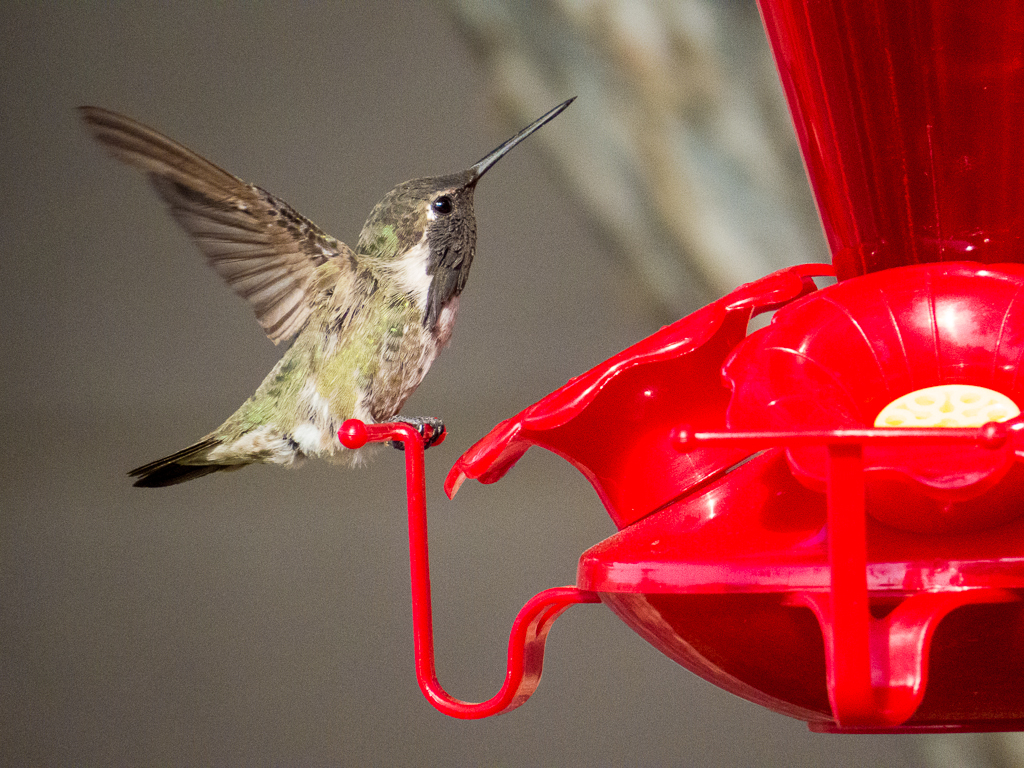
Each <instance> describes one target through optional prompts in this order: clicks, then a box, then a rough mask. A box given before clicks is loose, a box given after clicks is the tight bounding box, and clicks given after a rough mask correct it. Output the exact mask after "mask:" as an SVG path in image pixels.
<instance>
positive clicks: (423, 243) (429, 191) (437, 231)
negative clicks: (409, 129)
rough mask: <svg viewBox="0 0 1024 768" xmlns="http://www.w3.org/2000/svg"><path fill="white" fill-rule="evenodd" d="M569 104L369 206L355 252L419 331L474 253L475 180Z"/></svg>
mask: <svg viewBox="0 0 1024 768" xmlns="http://www.w3.org/2000/svg"><path fill="white" fill-rule="evenodd" d="M572 101H573V99H569V100H568V101H565V102H562V103H561V104H559V105H558V106H557V107H555V108H554V109H552V110H551V111H550V112H548V113H547V114H545V115H543V116H542V117H540V118H538V119H537V120H535V121H534V122H533V123H531V124H530V125H529V126H527V127H526V128H524V129H523V130H521V131H520V132H519V133H517V134H516V135H515V136H513V137H512V138H511V139H509V140H508V141H506V142H504V143H503V144H502V145H501V146H499V147H498V148H497V149H495V150H494V151H493V152H490V153H488V154H487V155H486V156H485V157H484V158H483V159H481V160H480V161H479V162H478V163H476V164H475V165H473V166H472V167H470V168H469V169H467V170H465V171H462V172H461V173H454V174H450V175H448V176H431V177H428V178H424V179H413V180H412V181H407V182H405V183H403V184H399V185H398V186H397V187H395V188H394V189H392V190H391V191H390V192H388V194H387V195H385V196H384V199H383V200H381V201H380V202H379V203H377V205H376V206H374V208H373V211H372V212H371V213H370V218H369V219H367V221H366V223H365V224H364V225H363V230H362V232H361V233H360V235H359V244H358V245H357V246H356V253H357V254H359V255H360V256H363V257H369V259H370V260H371V261H372V262H373V264H374V266H375V267H376V270H377V271H378V272H380V273H382V274H383V275H387V276H388V277H389V278H390V279H391V280H392V281H393V282H394V283H395V285H396V286H397V287H398V289H399V290H401V291H402V292H404V293H406V294H407V295H409V296H410V298H412V299H413V300H414V301H415V302H416V303H417V304H418V305H419V307H420V309H421V310H422V311H423V325H424V327H426V328H428V329H431V330H433V329H434V328H435V326H436V325H437V322H438V320H439V319H440V318H441V312H442V310H443V309H444V308H445V307H446V306H448V304H449V303H450V302H451V301H452V299H454V298H456V297H458V295H459V294H460V293H462V289H463V288H464V287H465V286H466V280H467V279H468V277H469V268H470V266H471V265H472V263H473V256H474V254H475V253H476V215H475V213H474V212H473V192H474V190H475V189H476V184H477V182H478V181H480V179H481V178H482V177H483V175H484V174H485V173H487V171H488V169H490V168H491V166H493V165H494V164H495V163H496V162H498V160H500V159H501V158H502V157H504V156H505V154H506V153H507V152H508V151H509V150H510V149H512V147H514V146H515V145H516V144H518V143H519V142H521V141H522V140H523V139H525V138H526V137H527V136H529V135H530V134H531V133H533V132H534V131H536V130H537V129H538V128H540V127H541V126H542V125H544V124H545V123H547V122H549V121H550V120H552V119H554V118H555V117H556V116H558V115H559V114H560V113H561V112H562V111H563V110H564V109H565V108H566V107H568V106H569V105H570V104H571V103H572Z"/></svg>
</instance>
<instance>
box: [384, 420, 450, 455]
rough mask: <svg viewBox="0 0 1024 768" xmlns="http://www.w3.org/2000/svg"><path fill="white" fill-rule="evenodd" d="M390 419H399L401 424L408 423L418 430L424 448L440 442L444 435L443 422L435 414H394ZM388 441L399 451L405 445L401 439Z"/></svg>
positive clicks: (403, 448)
mask: <svg viewBox="0 0 1024 768" xmlns="http://www.w3.org/2000/svg"><path fill="white" fill-rule="evenodd" d="M390 421H400V422H402V423H403V424H408V425H409V426H411V427H413V428H414V429H415V430H416V431H417V432H419V433H420V437H422V438H423V448H424V450H426V449H427V448H429V447H430V446H432V445H437V444H438V443H440V442H442V441H443V440H444V437H445V428H444V422H443V421H441V420H440V419H439V418H437V417H436V416H395V417H394V418H393V419H390ZM388 442H389V443H391V447H392V448H397V449H398V450H400V451H404V450H405V445H404V443H402V441H401V440H389V441H388Z"/></svg>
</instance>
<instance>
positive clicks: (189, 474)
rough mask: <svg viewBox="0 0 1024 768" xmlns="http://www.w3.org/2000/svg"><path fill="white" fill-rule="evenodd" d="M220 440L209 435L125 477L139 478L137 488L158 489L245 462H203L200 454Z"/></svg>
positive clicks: (240, 465) (231, 467)
mask: <svg viewBox="0 0 1024 768" xmlns="http://www.w3.org/2000/svg"><path fill="white" fill-rule="evenodd" d="M219 442H220V441H219V440H218V439H217V438H215V437H208V438H206V439H205V440H200V441H199V442H198V443H194V444H192V445H190V446H189V447H188V448H183V449H182V450H180V451H177V452H176V453H172V454H171V455H170V456H164V457H163V458H162V459H157V460H156V461H151V462H149V464H143V465H142V466H141V467H136V468H135V469H133V470H132V471H131V472H129V473H128V476H129V477H137V478H139V479H138V480H136V481H135V483H134V485H135V486H136V487H137V488H161V487H164V486H167V485H177V484H178V483H184V482H187V481H188V480H195V479H196V478H200V477H204V476H206V475H209V474H212V473H214V472H220V471H223V470H231V469H239V468H241V467H243V466H245V465H244V464H215V463H209V464H204V463H202V461H203V460H202V454H204V453H206V452H208V451H209V450H210V449H211V448H213V447H214V446H216V445H217V444H218V443H219Z"/></svg>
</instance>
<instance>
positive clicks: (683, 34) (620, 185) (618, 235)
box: [450, 0, 828, 319]
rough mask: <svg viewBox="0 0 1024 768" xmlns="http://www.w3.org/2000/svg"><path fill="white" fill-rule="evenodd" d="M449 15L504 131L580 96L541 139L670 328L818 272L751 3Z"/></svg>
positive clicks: (795, 154) (681, 1) (796, 165)
mask: <svg viewBox="0 0 1024 768" xmlns="http://www.w3.org/2000/svg"><path fill="white" fill-rule="evenodd" d="M450 5H451V6H452V7H453V9H454V12H455V14H456V18H457V19H458V21H459V23H460V25H461V26H462V28H463V29H464V31H465V34H466V35H467V37H468V38H469V40H470V43H471V45H472V47H473V49H474V51H475V52H476V54H477V55H478V56H479V58H480V60H481V62H482V65H483V68H484V70H485V72H486V73H487V76H488V78H489V79H490V83H491V88H492V90H493V92H494V94H495V97H496V99H497V100H498V102H499V104H501V105H502V107H503V108H505V109H506V110H507V111H508V112H509V114H510V117H514V120H513V121H512V122H513V123H515V124H519V123H521V122H523V120H524V119H525V120H529V119H530V117H529V116H530V115H534V114H538V113H539V112H538V110H539V111H540V112H543V111H544V110H545V109H548V108H549V107H550V105H551V104H555V103H557V102H558V101H560V100H561V99H564V98H565V97H566V96H570V95H573V94H576V95H578V96H579V97H580V98H579V99H578V100H577V102H576V103H575V104H574V105H573V113H574V115H575V117H574V121H575V122H574V125H575V126H576V133H575V134H574V135H572V136H568V137H566V138H565V139H563V140H561V141H560V142H558V140H557V138H555V137H552V136H546V137H541V140H542V141H546V142H547V148H548V151H549V152H550V154H551V155H552V156H553V157H554V158H555V160H556V163H557V168H558V172H559V173H560V174H561V175H562V177H563V178H564V180H565V183H566V184H567V185H568V187H569V188H570V189H571V190H572V192H573V193H574V194H575V195H577V196H578V199H579V200H580V202H581V204H582V205H583V206H585V207H586V210H587V212H588V213H589V215H590V217H591V218H592V220H593V221H594V222H595V224H596V226H597V228H598V229H599V231H600V232H601V234H602V235H603V236H604V237H605V238H606V239H607V240H608V241H609V242H610V243H611V244H612V245H613V248H614V250H615V251H617V252H618V253H621V254H622V256H623V257H624V258H626V259H627V260H628V261H629V263H630V265H631V266H632V267H633V269H634V270H635V271H636V272H637V273H638V274H639V275H640V277H641V279H642V281H643V283H644V284H645V286H646V287H647V288H648V290H649V291H650V294H651V296H652V299H653V301H654V303H655V304H656V305H658V306H659V307H660V308H661V309H662V310H663V311H664V312H665V313H666V314H667V315H668V316H669V318H670V319H674V318H675V317H678V316H681V315H683V314H685V313H687V312H690V311H692V310H693V309H695V308H697V307H699V306H701V305H703V304H705V303H707V302H708V301H709V300H711V299H713V298H716V297H718V296H719V295H721V294H723V293H725V292H727V291H729V290H732V289H733V288H735V287H736V286H737V285H739V284H741V283H745V282H748V281H750V280H754V279H756V278H758V277H761V276H762V275H765V274H767V273H769V272H772V271H774V270H776V269H779V268H781V267H784V266H787V265H790V264H797V263H804V262H809V261H823V260H827V259H828V256H827V250H826V247H825V243H824V238H823V236H822V234H821V226H820V224H819V222H818V217H817V212H816V210H815V208H814V203H813V200H812V198H811V194H810V190H809V188H808V184H807V178H806V175H805V173H804V169H803V165H802V161H801V159H800V155H799V151H798V149H797V146H796V139H795V136H794V133H793V127H792V123H791V122H790V118H789V113H788V112H787V111H786V106H785V103H784V99H783V95H782V89H781V86H780V85H779V82H778V75H777V74H776V71H775V67H774V64H773V62H772V58H771V53H770V51H769V49H768V43H767V40H766V39H765V35H764V30H763V27H762V25H761V19H760V16H759V15H758V12H757V8H756V6H755V4H754V2H753V0H729V1H724V0H676V1H675V2H668V1H665V0H662V1H659V0H528V1H527V2H519V1H518V0H450ZM563 135H565V134H563Z"/></svg>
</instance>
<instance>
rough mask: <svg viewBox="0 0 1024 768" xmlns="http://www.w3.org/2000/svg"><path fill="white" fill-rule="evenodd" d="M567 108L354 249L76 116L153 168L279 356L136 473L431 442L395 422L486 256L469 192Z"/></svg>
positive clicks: (434, 190) (177, 477) (273, 204)
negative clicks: (364, 444) (398, 436)
mask: <svg viewBox="0 0 1024 768" xmlns="http://www.w3.org/2000/svg"><path fill="white" fill-rule="evenodd" d="M572 101H573V99H569V100H567V101H564V102H562V103H561V104H559V105H558V106H557V107H555V108H554V109H552V110H550V111H549V112H547V113H546V114H544V115H542V116H541V117H540V118H538V119H537V120H535V121H534V122H533V123H531V124H530V125H528V126H527V127H526V128H524V129H523V130H521V131H519V133H517V134H516V135H515V136H513V137H512V138H510V139H508V140H507V141H505V142H504V143H502V144H501V145H500V146H498V147H497V148H496V149H495V150H494V151H492V152H489V153H488V154H487V155H485V156H484V157H483V158H482V159H481V160H480V161H479V162H477V163H475V164H474V165H472V166H470V167H469V168H468V169H467V170H464V171H461V172H459V173H453V174H449V175H446V176H431V177H427V178H421V179H413V180H412V181H406V182H404V183H402V184H399V185H398V186H397V187H395V188H394V189H392V190H391V191H390V192H388V193H387V194H386V195H385V196H384V198H383V199H382V200H381V201H380V202H379V203H377V205H376V206H374V208H373V210H372V211H371V212H370V216H369V218H368V219H367V220H366V223H365V224H364V225H363V228H362V231H361V232H360V233H359V239H358V241H357V243H356V246H355V248H354V249H353V248H350V247H349V246H347V245H345V244H344V243H343V242H341V241H340V240H337V239H335V238H334V237H331V236H330V235H328V234H326V233H325V232H324V231H322V230H321V229H320V228H319V227H317V226H316V225H315V224H313V222H311V221H310V220H309V219H307V218H306V217H304V216H303V215H302V214H300V213H298V212H297V211H296V210H294V209H293V208H292V207H291V206H289V205H288V204H287V203H285V202H284V201H283V200H281V199H279V198H277V197H274V196H273V195H271V194H270V193H269V192H267V191H266V190H264V189H261V188H260V187H257V186H255V185H253V184H249V183H247V182H245V181H242V180H241V179H239V178H237V177H236V176H233V175H232V174H230V173H228V172H227V171H225V170H223V169H221V168H219V167H218V166H216V165H214V164H213V163H212V162H210V161H209V160H206V159H204V158H203V157H200V156H199V155H198V154H196V153H195V152H193V151H191V150H189V149H187V148H186V147H184V146H182V145H181V144H179V143H178V142H176V141H174V140H172V139H170V138H168V137H167V136H164V135H163V134H161V133H159V132H157V131H155V130H153V129H152V128H149V127H147V126H145V125H143V124H141V123H139V122H136V121H135V120H132V119H131V118H129V117H125V116H124V115H120V114H118V113H116V112H112V111H110V110H107V109H102V108H100V107H89V106H86V107H79V112H80V115H81V118H82V120H83V121H84V123H85V125H86V127H87V128H88V130H89V131H90V132H91V134H92V135H93V137H94V138H95V139H97V140H98V141H99V142H100V143H101V144H102V145H103V146H104V147H105V148H106V149H107V150H109V151H110V153H111V154H113V156H114V157H116V158H118V159H119V160H122V161H124V162H126V163H128V164H129V165H134V166H136V167H138V168H140V169H142V170H143V171H145V172H146V173H147V175H148V176H149V180H150V182H151V183H152V185H153V187H154V188H155V189H156V191H157V194H159V195H160V197H162V198H163V200H164V202H165V203H166V204H167V205H168V206H169V208H170V212H171V215H172V216H173V217H174V219H175V220H176V221H177V222H178V224H180V225H181V226H182V227H183V228H184V229H185V231H186V232H188V233H189V234H190V235H191V236H192V238H193V239H194V240H195V242H196V244H197V245H198V246H199V249H200V251H202V253H203V254H204V255H205V257H206V260H207V261H208V262H209V264H210V266H211V267H213V269H214V270H215V271H216V272H217V273H218V274H219V275H220V276H221V277H222V278H223V279H224V280H225V281H226V282H227V284H228V285H229V286H230V287H231V288H232V289H233V290H234V291H235V292H236V293H237V294H238V295H240V296H242V297H243V298H244V299H246V300H248V302H249V303H250V304H251V305H252V309H253V310H254V312H255V314H256V319H257V320H258V321H259V323H260V325H261V326H262V328H263V331H264V332H265V333H266V335H267V336H268V337H269V338H270V340H271V341H273V342H274V343H275V344H280V343H282V342H289V341H290V342H291V345H290V346H289V347H288V349H287V351H286V352H285V353H284V356H283V357H282V358H281V360H280V361H278V363H277V365H275V366H274V368H273V369H272V370H271V371H270V373H269V374H267V377H266V378H265V379H264V380H263V382H262V383H261V384H260V385H259V387H258V388H257V389H256V392H255V394H253V395H252V397H250V398H249V399H248V400H246V401H245V402H244V403H243V404H242V406H241V407H240V408H239V409H238V410H237V411H235V412H234V413H233V414H232V415H231V416H229V417H228V419H227V420H226V421H225V422H224V423H223V424H221V425H220V426H219V427H217V429H215V430H214V431H212V432H210V433H209V434H208V435H206V436H205V437H203V438H201V439H200V440H198V441H197V442H195V443H193V444H192V445H190V446H188V447H187V448H183V449H182V450H180V451H177V452H176V453H172V454H170V455H169V456H165V457H164V458H162V459H157V460H156V461H152V462H150V463H148V464H144V465H143V466H141V467H138V468H136V469H133V470H131V471H130V472H129V473H128V474H129V476H131V477H135V478H138V479H137V480H136V482H135V485H136V486H141V487H159V486H167V485H175V484H177V483H182V482H185V481H187V480H193V479H195V478H199V477H203V476H205V475H209V474H212V473H214V472H219V471H223V470H234V469H239V468H241V467H244V466H246V465H248V464H254V463H257V462H262V463H271V464H281V465H285V466H293V465H296V464H297V463H299V462H301V461H302V460H303V459H305V458H306V457H308V456H313V457H319V458H325V459H328V460H332V461H336V462H340V463H349V464H355V463H357V462H358V461H359V459H360V456H359V452H360V451H365V450H366V448H362V449H359V450H358V451H353V450H349V449H346V448H344V447H343V446H342V445H341V443H340V441H339V440H338V438H337V432H338V429H339V427H340V426H341V424H342V423H343V422H344V421H346V420H347V419H350V418H357V419H361V420H362V421H364V422H366V423H382V422H387V421H394V420H396V419H398V420H402V421H406V422H409V423H411V424H413V425H414V426H415V427H416V428H417V429H418V430H419V431H420V433H421V434H422V435H423V436H424V440H425V442H426V443H427V444H428V445H429V444H434V443H436V442H438V441H439V439H440V437H441V435H443V433H444V426H443V424H442V422H441V421H440V420H439V419H436V418H430V417H427V418H406V417H400V416H399V415H398V414H399V411H400V410H401V408H402V406H403V405H404V403H405V401H406V400H407V399H408V398H409V396H410V395H411V394H412V393H413V392H414V391H415V390H416V388H417V387H418V386H419V384H420V382H421V381H423V377H424V376H425V375H426V373H427V371H428V370H429V369H430V366H431V364H432V363H433V362H434V359H435V358H436V357H437V355H438V353H439V352H440V351H441V350H442V349H444V347H446V346H447V345H448V342H449V341H450V339H451V336H452V329H453V327H454V323H455V316H456V313H457V312H458V308H459V296H460V295H461V293H462V290H463V289H464V288H465V286H466V279H467V278H468V276H469V268H470V266H471V265H472V263H473V257H474V255H475V251H476V217H475V214H474V212H473V192H474V190H475V189H476V185H477V183H478V182H479V181H480V179H481V178H483V176H484V174H485V173H487V171H488V170H489V169H490V168H491V167H492V166H493V165H494V164H495V163H497V162H498V160H500V159H501V158H502V157H504V156H505V154H506V153H507V152H508V151H509V150H510V149H512V148H513V147H514V146H516V145H517V144H519V142H521V141H522V140H523V139H525V138H526V137H527V136H529V135H530V134H532V133H533V132H534V131H536V130H537V129H538V128H540V127H541V126H543V125H544V124H546V123H548V122H549V121H551V120H553V119H554V118H555V117H557V116H558V115H559V114H560V113H561V112H562V111H563V110H565V108H566V107H568V106H569V104H571V103H572Z"/></svg>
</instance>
